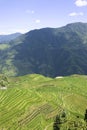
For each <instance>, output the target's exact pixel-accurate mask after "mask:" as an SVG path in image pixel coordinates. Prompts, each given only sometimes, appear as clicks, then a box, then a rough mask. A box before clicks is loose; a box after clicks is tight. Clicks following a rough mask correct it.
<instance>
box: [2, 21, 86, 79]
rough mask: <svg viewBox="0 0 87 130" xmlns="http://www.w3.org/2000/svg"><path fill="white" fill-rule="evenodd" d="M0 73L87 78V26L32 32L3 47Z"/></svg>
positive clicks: (77, 25)
mask: <svg viewBox="0 0 87 130" xmlns="http://www.w3.org/2000/svg"><path fill="white" fill-rule="evenodd" d="M2 45H3V44H2ZM0 72H1V73H5V74H7V75H11V76H18V75H25V74H32V73H36V74H43V75H45V76H50V77H56V76H61V75H63V76H64V75H71V74H87V23H80V22H79V23H71V24H68V25H66V26H63V27H60V28H43V29H36V30H32V31H29V32H28V33H25V34H23V35H21V36H20V37H18V38H16V39H14V40H12V41H10V42H9V43H8V44H6V45H3V47H2V46H1V48H0Z"/></svg>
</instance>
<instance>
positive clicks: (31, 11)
mask: <svg viewBox="0 0 87 130" xmlns="http://www.w3.org/2000/svg"><path fill="white" fill-rule="evenodd" d="M26 13H27V14H34V13H35V11H34V10H26Z"/></svg>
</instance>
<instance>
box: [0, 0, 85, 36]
mask: <svg viewBox="0 0 87 130" xmlns="http://www.w3.org/2000/svg"><path fill="white" fill-rule="evenodd" d="M74 22H85V23H87V0H0V35H1V34H11V33H15V32H21V33H26V32H28V31H30V30H34V29H39V28H45V27H52V28H57V27H61V26H65V25H66V24H68V23H74Z"/></svg>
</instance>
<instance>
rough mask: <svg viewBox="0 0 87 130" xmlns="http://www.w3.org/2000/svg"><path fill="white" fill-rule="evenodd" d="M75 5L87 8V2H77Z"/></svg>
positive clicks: (80, 0)
mask: <svg viewBox="0 0 87 130" xmlns="http://www.w3.org/2000/svg"><path fill="white" fill-rule="evenodd" d="M75 5H76V6H78V7H82V6H87V0H76V1H75Z"/></svg>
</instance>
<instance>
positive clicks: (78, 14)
mask: <svg viewBox="0 0 87 130" xmlns="http://www.w3.org/2000/svg"><path fill="white" fill-rule="evenodd" d="M83 15H84V13H83V12H80V13H76V12H72V13H70V14H69V16H71V17H73V16H83Z"/></svg>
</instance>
